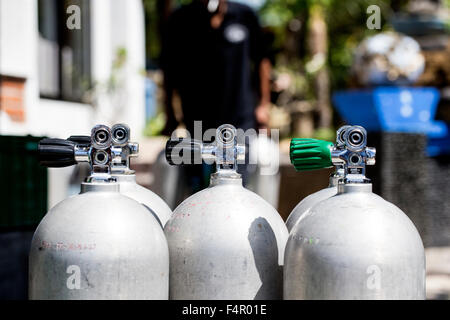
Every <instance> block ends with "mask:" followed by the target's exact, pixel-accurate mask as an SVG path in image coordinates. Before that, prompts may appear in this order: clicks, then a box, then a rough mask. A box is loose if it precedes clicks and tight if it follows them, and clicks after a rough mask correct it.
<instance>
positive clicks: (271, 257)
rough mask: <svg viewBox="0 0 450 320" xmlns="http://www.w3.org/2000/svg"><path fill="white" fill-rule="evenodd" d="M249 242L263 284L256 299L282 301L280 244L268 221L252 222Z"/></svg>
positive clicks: (258, 220) (258, 219)
mask: <svg viewBox="0 0 450 320" xmlns="http://www.w3.org/2000/svg"><path fill="white" fill-rule="evenodd" d="M248 241H249V242H250V246H251V248H252V251H253V258H254V260H255V266H256V269H257V270H258V273H259V278H260V279H261V282H262V284H261V287H260V288H259V290H258V292H257V293H256V296H255V298H254V299H255V300H274V299H281V298H282V292H283V267H282V266H280V265H279V264H278V244H277V239H276V237H275V233H274V232H273V230H272V228H271V226H270V225H269V223H268V222H267V220H266V219H264V218H257V219H255V220H254V221H253V222H252V224H251V226H250V228H249V231H248Z"/></svg>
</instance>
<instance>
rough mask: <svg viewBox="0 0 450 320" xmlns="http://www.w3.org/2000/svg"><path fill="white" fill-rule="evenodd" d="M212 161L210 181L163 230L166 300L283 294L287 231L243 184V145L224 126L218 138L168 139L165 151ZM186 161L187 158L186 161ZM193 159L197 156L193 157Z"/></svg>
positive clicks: (171, 160)
mask: <svg viewBox="0 0 450 320" xmlns="http://www.w3.org/2000/svg"><path fill="white" fill-rule="evenodd" d="M181 153H183V157H184V159H185V160H186V159H190V158H191V157H194V158H196V159H200V163H201V159H203V160H205V161H210V162H212V161H215V162H216V168H217V172H216V173H214V174H212V175H211V181H210V186H209V187H208V188H206V189H204V190H202V191H200V192H197V193H196V194H194V195H192V196H191V197H189V198H187V199H186V200H185V201H183V202H182V203H181V204H180V205H179V206H178V207H177V208H176V209H175V210H174V213H173V215H172V217H171V219H170V220H169V221H168V222H167V224H166V226H165V228H164V233H165V234H166V237H167V241H168V243H169V252H170V290H169V291H170V299H280V298H281V297H282V264H283V253H284V247H285V243H286V240H287V237H288V232H287V229H286V226H285V225H284V222H283V220H282V219H281V217H280V215H279V214H278V212H277V211H276V210H275V209H274V208H273V207H272V206H271V205H270V204H268V203H267V202H266V201H265V200H264V199H262V198H261V197H259V196H258V195H256V194H255V193H253V192H251V191H249V190H247V189H245V188H244V187H243V186H242V179H241V176H240V174H238V173H237V172H236V167H237V162H238V161H242V160H245V146H244V145H240V144H238V143H237V137H236V129H235V128H234V127H233V126H231V125H222V126H220V127H219V128H218V129H217V131H216V139H215V142H214V143H212V144H209V145H204V144H202V143H201V142H199V141H195V140H190V141H187V140H183V139H181V140H178V141H176V140H175V141H174V140H169V141H168V143H167V146H166V157H167V160H168V162H169V163H170V164H181V161H178V160H177V159H178V156H179V155H180V154H181ZM184 162H186V161H184ZM197 163H198V162H197Z"/></svg>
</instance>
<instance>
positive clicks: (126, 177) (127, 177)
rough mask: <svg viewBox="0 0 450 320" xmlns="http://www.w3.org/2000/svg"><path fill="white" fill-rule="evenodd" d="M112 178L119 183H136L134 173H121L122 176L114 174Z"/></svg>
mask: <svg viewBox="0 0 450 320" xmlns="http://www.w3.org/2000/svg"><path fill="white" fill-rule="evenodd" d="M111 176H112V177H113V178H115V179H116V180H117V182H119V183H120V182H132V183H133V182H134V183H135V182H136V175H135V174H134V173H132V174H128V173H121V174H114V173H112V174H111Z"/></svg>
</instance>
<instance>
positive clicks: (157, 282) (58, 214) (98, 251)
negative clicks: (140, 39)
mask: <svg viewBox="0 0 450 320" xmlns="http://www.w3.org/2000/svg"><path fill="white" fill-rule="evenodd" d="M91 140H92V141H91V143H90V144H89V145H83V146H82V145H79V144H78V145H77V144H76V143H74V142H73V141H69V140H62V139H44V140H42V141H41V143H40V145H39V152H40V156H41V163H42V164H43V165H46V166H50V167H57V166H66V165H67V164H69V163H71V162H72V163H73V164H75V163H77V162H78V161H81V160H82V159H86V158H88V159H89V163H90V164H91V168H92V172H91V175H90V176H89V177H88V178H87V179H86V180H85V182H83V183H82V186H81V192H80V194H79V195H75V196H72V197H69V198H68V199H65V200H63V201H61V202H60V203H58V204H57V205H56V206H55V207H53V208H52V209H50V211H49V212H48V213H47V214H46V215H45V216H44V218H43V219H42V221H41V223H40V224H39V226H38V228H37V230H36V232H35V234H34V236H33V240H32V244H31V249H30V256H29V298H30V299H59V300H69V299H70V300H72V299H75V300H85V299H95V300H97V299H168V289H169V283H168V280H169V275H168V272H169V251H168V246H167V241H166V239H165V236H164V233H163V230H162V229H161V226H160V225H159V223H158V222H157V221H156V219H155V218H154V217H153V216H152V215H150V214H149V213H148V211H147V210H146V209H145V208H144V207H143V206H142V205H140V204H139V203H138V202H137V201H135V200H133V199H131V198H129V197H126V196H124V195H121V194H120V193H119V188H120V185H119V184H118V183H117V182H116V181H115V179H114V178H112V177H111V162H112V159H113V156H112V155H113V154H114V151H112V144H111V132H110V129H109V128H108V127H106V126H102V125H99V126H96V127H94V128H93V130H92V134H91Z"/></svg>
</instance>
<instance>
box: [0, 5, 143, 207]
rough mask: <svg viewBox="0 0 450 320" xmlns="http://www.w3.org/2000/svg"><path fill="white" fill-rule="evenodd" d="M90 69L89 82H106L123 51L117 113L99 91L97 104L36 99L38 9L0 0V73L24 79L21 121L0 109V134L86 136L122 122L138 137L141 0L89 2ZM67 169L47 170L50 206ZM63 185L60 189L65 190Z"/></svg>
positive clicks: (61, 194) (140, 127)
mask: <svg viewBox="0 0 450 320" xmlns="http://www.w3.org/2000/svg"><path fill="white" fill-rule="evenodd" d="M90 3H91V16H90V17H83V16H82V17H81V19H86V18H88V19H91V68H92V78H93V81H94V82H100V83H102V82H106V81H107V79H108V78H109V76H110V72H111V65H112V61H113V59H114V56H115V53H116V50H117V48H119V47H123V48H125V49H126V50H127V56H128V59H127V64H126V67H125V68H124V72H123V74H122V77H123V81H124V84H125V86H124V90H123V94H122V98H123V100H122V103H121V105H122V106H123V108H122V110H121V112H117V110H112V108H111V101H112V100H111V99H110V98H109V97H108V96H107V95H106V94H104V93H103V94H100V97H99V105H98V106H97V107H96V108H93V107H92V106H91V105H87V104H81V103H72V102H65V101H56V100H47V99H41V98H40V97H39V84H38V79H39V77H38V8H37V1H35V0H0V74H2V75H9V76H17V77H23V78H26V82H25V101H24V104H25V105H24V107H25V121H24V122H13V121H11V119H9V116H8V115H7V114H6V113H4V112H2V113H0V134H2V135H26V134H32V135H37V136H42V135H46V136H50V137H55V138H66V137H68V136H69V135H71V134H89V132H90V129H91V128H92V126H93V125H94V124H96V123H105V124H109V125H111V124H113V123H116V122H125V123H127V124H128V125H129V126H130V128H131V134H132V138H133V139H135V140H137V141H139V140H141V136H142V132H143V129H144V126H145V92H144V89H145V83H144V77H143V75H142V71H143V70H144V68H145V48H144V46H145V36H144V35H145V34H144V32H145V28H144V13H143V7H142V3H141V0H91V1H90ZM71 172H72V170H71V169H64V170H62V169H52V170H49V182H50V183H49V205H50V206H52V205H54V204H55V203H56V202H58V201H60V200H62V199H63V198H64V197H65V196H66V195H67V194H68V192H69V190H68V185H67V181H68V177H69V175H70V173H71ZM64 186H65V188H64Z"/></svg>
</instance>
